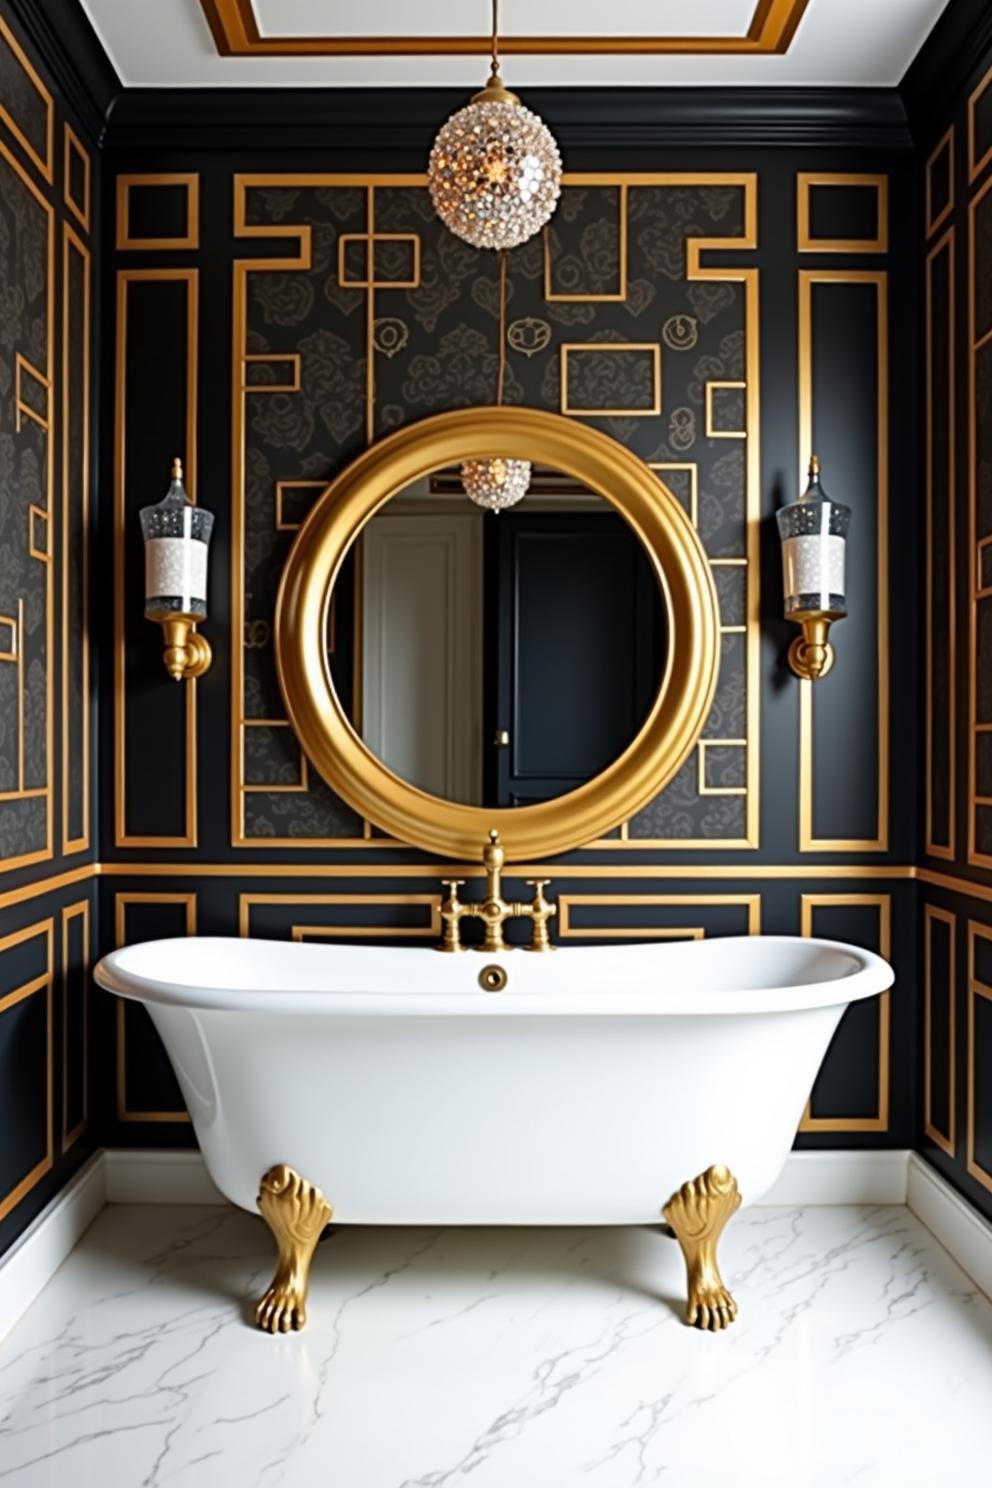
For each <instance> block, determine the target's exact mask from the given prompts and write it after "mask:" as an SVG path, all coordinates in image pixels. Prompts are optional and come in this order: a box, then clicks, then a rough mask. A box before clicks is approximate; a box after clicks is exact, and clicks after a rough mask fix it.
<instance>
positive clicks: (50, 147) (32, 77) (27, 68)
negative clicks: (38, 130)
mask: <svg viewBox="0 0 992 1488" xmlns="http://www.w3.org/2000/svg"><path fill="white" fill-rule="evenodd" d="M0 41H2V42H5V43H6V44H7V46H8V47H9V48H10V50H11V51H12V52H13V54H14V56H15V58H16V59H17V62H18V63H19V65H20V67H21V68H22V70H23V72H24V74H25V76H26V78H27V80H28V82H29V83H30V84H31V86H32V88H33V89H34V90H35V92H36V93H37V94H38V96H39V98H40V99H41V101H42V103H43V104H44V105H45V154H44V156H41V155H39V154H38V152H37V150H36V149H35V148H34V145H32V143H31V141H30V140H29V139H28V137H27V135H26V134H25V133H24V131H23V129H21V127H20V125H19V124H18V123H17V120H16V119H15V118H14V116H13V115H12V114H11V112H10V110H9V109H8V108H7V107H6V105H5V104H4V103H3V102H2V101H0V119H2V120H3V122H4V123H5V124H6V126H7V128H8V129H9V130H10V132H11V134H12V135H13V136H14V138H15V139H16V140H17V142H18V143H19V144H20V146H21V148H22V150H23V151H24V153H25V154H26V155H27V157H28V159H29V160H30V161H31V163H32V165H34V166H35V167H36V168H37V169H38V170H39V171H40V172H41V174H42V175H43V176H44V178H45V180H46V181H47V182H48V184H49V186H50V185H51V184H52V180H53V178H54V161H55V108H54V106H53V103H52V95H51V93H49V91H48V89H47V88H46V87H45V85H44V83H43V82H42V80H41V78H40V77H39V75H38V73H37V72H36V71H35V69H34V68H33V67H32V65H31V63H30V61H29V60H28V56H27V53H26V52H25V51H24V48H23V47H22V46H21V45H20V43H19V42H18V41H17V39H16V37H15V36H14V33H13V32H12V31H11V29H10V27H9V26H8V25H7V23H6V21H5V20H4V19H3V17H2V16H0ZM4 153H6V151H5V152H4ZM18 169H19V167H18Z"/></svg>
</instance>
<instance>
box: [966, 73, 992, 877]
mask: <svg viewBox="0 0 992 1488" xmlns="http://www.w3.org/2000/svg"><path fill="white" fill-rule="evenodd" d="M989 80H990V81H992V73H990V74H989ZM973 96H974V95H973ZM975 174H977V172H976V173H975ZM990 192H992V176H990V177H989V179H988V180H987V181H986V182H985V184H984V186H982V187H981V188H980V189H979V190H978V191H976V192H975V194H974V196H973V197H972V199H971V201H970V202H969V203H968V291H967V293H968V320H967V336H968V340H967V346H968V549H967V564H968V862H969V863H971V864H973V865H974V866H975V867H978V868H992V852H989V851H986V850H985V849H984V848H982V847H980V846H979V832H978V816H979V813H980V812H982V811H984V812H986V813H987V812H988V811H989V809H990V808H992V798H990V797H989V796H988V795H985V794H980V793H979V790H978V740H979V736H981V735H985V736H988V735H990V734H992V715H990V714H989V710H988V708H986V709H985V714H986V716H984V717H982V718H979V716H978V714H979V698H978V691H979V684H980V680H981V677H982V676H983V675H987V672H988V667H989V658H988V657H987V656H980V655H979V612H980V610H981V611H983V612H984V613H986V614H987V613H988V611H989V609H990V607H992V588H990V586H989V585H988V584H987V583H986V582H985V581H984V578H983V575H982V567H983V559H982V553H983V550H984V548H985V546H986V545H987V543H988V542H989V541H990V540H992V529H990V530H988V531H981V532H980V531H979V464H980V458H981V457H980V452H979V423H980V420H979V410H978V397H979V387H978V381H979V377H978V372H979V368H978V363H979V358H981V359H982V361H983V362H984V363H985V364H986V366H989V365H990V364H992V324H990V325H982V326H979V324H978V305H979V298H978V289H979V281H980V280H981V279H982V278H983V276H987V275H988V274H989V272H990V269H992V264H987V263H986V264H979V263H978V261H977V255H976V230H975V220H976V214H977V211H978V208H979V207H980V206H981V205H982V203H983V202H984V201H985V200H986V198H987V197H989V193H990ZM990 209H992V198H990V199H989V207H987V208H986V210H990ZM989 375H990V374H989V373H988V372H986V378H987V377H988V376H989ZM983 427H984V423H983Z"/></svg>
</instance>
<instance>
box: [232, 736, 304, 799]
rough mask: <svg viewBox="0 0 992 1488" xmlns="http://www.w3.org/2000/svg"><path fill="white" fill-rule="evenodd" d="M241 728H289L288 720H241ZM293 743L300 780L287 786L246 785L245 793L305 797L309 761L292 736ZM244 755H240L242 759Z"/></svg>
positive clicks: (297, 741)
mask: <svg viewBox="0 0 992 1488" xmlns="http://www.w3.org/2000/svg"><path fill="white" fill-rule="evenodd" d="M241 727H242V728H243V729H246V728H289V727H290V723H289V719H288V718H242V720H241ZM293 742H294V743H295V744H296V747H297V749H298V750H299V753H300V778H299V780H298V781H295V782H293V783H291V784H289V785H264V784H256V785H248V784H245V785H244V786H243V787H242V788H243V790H245V791H246V792H247V793H251V792H253V791H254V792H255V793H256V794H258V795H262V794H264V795H276V796H278V795H280V794H281V795H306V793H307V791H308V790H309V789H310V761H309V760H308V759H307V757H306V755H305V754H304V753H303V748H302V746H301V745H300V742H299V740H298V739H297V738H296V737H295V736H294V739H293ZM243 758H244V755H243V754H242V759H243Z"/></svg>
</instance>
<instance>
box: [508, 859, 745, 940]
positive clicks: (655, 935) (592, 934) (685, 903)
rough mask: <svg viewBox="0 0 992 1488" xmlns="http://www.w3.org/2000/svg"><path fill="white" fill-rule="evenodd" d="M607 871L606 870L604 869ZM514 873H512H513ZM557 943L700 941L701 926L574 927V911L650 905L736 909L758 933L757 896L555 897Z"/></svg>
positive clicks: (641, 895)
mask: <svg viewBox="0 0 992 1488" xmlns="http://www.w3.org/2000/svg"><path fill="white" fill-rule="evenodd" d="M607 871H608V870H607ZM514 873H516V870H514ZM555 898H556V899H557V902H558V939H559V940H702V939H704V937H705V935H706V928H705V926H703V925H671V926H669V925H665V926H658V925H639V926H638V925H623V926H613V925H609V926H602V925H575V924H573V923H572V915H573V911H575V910H576V909H582V908H583V907H585V908H594V909H604V908H605V909H612V908H617V907H630V906H632V905H633V906H636V907H637V908H644V909H647V908H649V907H651V906H658V907H664V908H668V907H675V908H679V909H681V908H691V909H702V908H705V907H706V906H707V905H719V906H724V907H727V906H738V907H740V908H742V909H744V910H746V911H747V933H748V935H760V934H761V895H760V894H557V895H555Z"/></svg>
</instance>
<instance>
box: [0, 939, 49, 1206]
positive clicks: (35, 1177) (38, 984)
mask: <svg viewBox="0 0 992 1488" xmlns="http://www.w3.org/2000/svg"><path fill="white" fill-rule="evenodd" d="M42 935H44V937H45V943H46V959H45V966H46V970H45V971H44V972H43V973H42V975H41V976H37V977H33V978H32V979H31V980H30V981H28V982H24V983H23V984H22V985H21V986H20V987H15V988H14V990H13V991H12V992H8V993H7V995H6V996H5V997H0V1013H5V1012H6V1011H7V1010H8V1008H12V1007H14V1006H16V1004H17V1003H19V1002H23V1001H24V1000H25V998H28V997H33V996H35V994H36V993H38V992H44V994H45V1031H46V1048H45V1071H46V1075H45V1156H44V1157H43V1158H42V1159H41V1161H40V1162H39V1163H36V1164H35V1166H34V1167H33V1168H32V1169H31V1171H30V1172H29V1173H26V1174H25V1175H24V1177H23V1178H22V1179H21V1180H20V1182H18V1183H16V1184H15V1185H14V1187H13V1188H12V1189H11V1190H10V1192H9V1193H6V1194H4V1195H3V1197H2V1198H0V1220H2V1219H6V1217H7V1215H8V1214H9V1213H10V1211H11V1210H12V1209H14V1208H16V1207H17V1205H18V1204H19V1203H20V1202H21V1200H22V1199H23V1198H25V1197H26V1195H27V1194H29V1193H30V1192H31V1190H32V1189H33V1188H34V1186H35V1184H36V1183H39V1182H40V1181H41V1179H42V1178H44V1176H45V1174H46V1173H48V1172H50V1171H51V1168H52V1164H53V1163H54V1161H55V1105H54V1100H55V1078H54V1057H55V1053H54V1042H53V1028H52V983H53V980H54V974H55V965H54V960H55V921H54V919H52V918H51V917H50V916H49V918H48V919H45V920H38V921H37V923H36V924H34V925H28V926H26V927H25V928H24V929H23V930H15V931H14V933H13V934H12V935H5V936H4V937H3V939H2V940H0V955H3V953H4V951H9V950H12V949H13V948H14V946H18V945H23V944H24V942H25V941H27V940H35V939H37V938H38V937H40V936H42Z"/></svg>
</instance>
